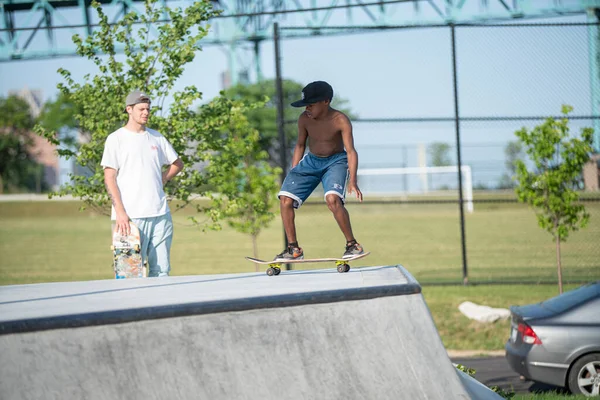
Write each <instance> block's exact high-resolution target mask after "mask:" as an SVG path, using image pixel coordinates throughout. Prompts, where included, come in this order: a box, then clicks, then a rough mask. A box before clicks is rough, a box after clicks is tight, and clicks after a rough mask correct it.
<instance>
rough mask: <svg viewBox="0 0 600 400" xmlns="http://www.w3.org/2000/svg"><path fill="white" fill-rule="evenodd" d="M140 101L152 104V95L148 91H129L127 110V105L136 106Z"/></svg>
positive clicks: (126, 100) (126, 103)
mask: <svg viewBox="0 0 600 400" xmlns="http://www.w3.org/2000/svg"><path fill="white" fill-rule="evenodd" d="M139 103H148V104H150V103H151V101H150V97H149V96H148V95H147V94H146V93H144V92H142V91H141V90H137V89H136V90H134V91H133V92H131V93H129V94H128V95H127V98H126V99H125V112H127V106H135V105H136V104H139Z"/></svg>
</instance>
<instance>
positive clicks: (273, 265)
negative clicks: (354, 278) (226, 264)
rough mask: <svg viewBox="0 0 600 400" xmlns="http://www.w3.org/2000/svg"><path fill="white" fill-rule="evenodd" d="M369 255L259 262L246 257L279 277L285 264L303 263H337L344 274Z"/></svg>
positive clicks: (338, 268) (268, 273) (270, 273)
mask: <svg viewBox="0 0 600 400" xmlns="http://www.w3.org/2000/svg"><path fill="white" fill-rule="evenodd" d="M369 254H371V252H366V253H363V254H359V255H357V256H353V257H349V258H309V259H302V260H283V261H281V260H273V261H264V260H259V259H258V258H254V257H246V260H248V261H252V262H253V263H256V264H263V265H268V266H269V268H267V275H269V276H273V275H279V274H280V273H281V266H282V265H283V264H303V263H318V262H335V265H336V268H337V271H338V272H340V273H343V272H348V271H350V264H348V263H349V262H350V261H354V260H358V259H359V258H363V257H366V256H368V255H369Z"/></svg>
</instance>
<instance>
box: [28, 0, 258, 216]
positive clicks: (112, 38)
mask: <svg viewBox="0 0 600 400" xmlns="http://www.w3.org/2000/svg"><path fill="white" fill-rule="evenodd" d="M92 6H93V7H94V8H95V10H96V12H97V14H98V19H99V28H98V29H96V30H95V31H94V32H93V34H92V35H90V36H88V38H87V39H86V40H85V41H84V40H82V39H81V38H80V37H79V36H78V35H75V36H74V37H73V41H74V43H75V44H76V46H77V53H78V54H79V55H80V56H82V57H85V58H87V59H89V60H90V61H91V62H93V64H94V65H95V67H96V71H93V72H90V73H89V74H87V75H85V77H84V79H83V82H82V83H79V82H76V81H75V80H74V79H73V78H72V76H71V73H70V72H69V71H68V70H66V69H62V68H61V69H59V73H60V74H61V75H62V77H63V78H64V83H60V84H59V85H58V88H59V89H60V91H61V93H62V94H63V95H64V96H65V98H66V99H67V100H68V101H69V102H72V104H73V105H74V109H75V122H76V124H77V126H78V127H79V129H80V130H81V131H82V132H85V133H87V135H88V138H89V141H87V142H85V143H82V144H81V145H80V146H79V148H78V149H76V150H73V149H72V148H71V147H70V146H69V144H66V143H64V141H63V140H61V139H60V138H58V137H57V135H56V132H55V131H54V130H53V129H49V128H46V127H44V126H43V125H41V124H38V126H37V127H36V130H37V132H38V133H39V134H42V135H44V136H45V137H47V138H49V139H51V140H53V141H54V142H55V143H56V144H57V145H59V149H58V152H59V154H61V155H63V156H65V157H67V158H73V157H74V158H75V159H76V162H77V164H79V165H81V166H83V167H86V168H88V169H89V171H90V175H89V176H83V175H72V176H71V178H72V181H71V183H70V184H68V185H66V186H64V187H62V188H61V189H60V191H59V192H57V193H54V194H53V195H59V196H60V195H64V194H67V193H71V194H73V195H74V196H76V197H78V198H81V199H82V200H83V201H84V202H85V204H86V205H87V206H92V207H95V208H100V209H101V210H102V211H104V212H105V213H106V212H108V209H109V206H110V201H109V198H108V196H107V194H106V190H105V189H104V185H103V182H104V178H103V170H102V167H101V166H100V160H101V158H102V153H103V149H104V142H105V140H106V137H107V136H108V135H109V134H110V133H111V132H113V131H114V130H116V129H117V128H118V127H120V126H122V125H123V124H124V123H125V122H126V118H127V114H125V113H124V112H123V109H124V106H123V104H124V99H125V97H126V95H127V94H128V93H129V92H130V91H131V90H133V89H141V90H143V91H144V92H146V93H147V94H148V95H149V96H150V97H151V98H152V100H153V104H152V117H151V120H150V123H149V126H151V127H152V128H154V129H156V130H158V131H159V132H161V133H162V134H163V135H165V136H166V137H167V138H168V139H169V141H170V142H171V144H172V145H173V147H174V148H175V150H176V151H177V153H178V154H179V155H180V157H181V158H182V160H183V162H184V165H186V168H184V170H183V171H182V173H180V174H179V175H178V176H177V177H176V178H175V179H174V180H173V181H171V182H170V183H169V184H168V185H167V187H166V191H167V194H168V196H169V199H178V200H181V201H182V204H183V206H184V205H187V204H189V202H190V196H191V195H192V194H205V192H206V191H207V190H208V189H209V188H211V185H212V187H213V188H216V187H219V185H220V184H221V182H220V181H219V180H218V179H219V178H220V177H219V176H217V175H216V174H214V171H216V170H219V168H220V167H221V165H220V164H219V163H222V162H225V161H226V160H228V158H227V157H230V158H232V159H235V158H236V157H237V158H240V159H241V158H242V156H243V154H239V153H236V152H238V151H241V150H243V149H240V148H239V146H235V145H234V142H235V140H236V139H235V137H234V136H232V135H228V134H225V131H226V130H227V129H228V128H229V127H230V125H229V124H230V119H231V118H235V117H236V116H237V114H238V113H240V112H242V113H243V112H246V111H247V108H246V107H245V106H244V105H242V104H241V103H236V104H235V105H234V106H232V105H231V103H230V102H228V100H226V99H225V98H223V97H218V98H216V99H214V100H212V101H211V102H210V103H208V104H207V105H206V106H204V107H203V108H202V109H201V110H200V111H199V112H194V111H192V108H193V103H194V102H196V101H199V100H201V97H202V93H200V92H199V91H198V89H197V88H196V87H194V86H188V87H186V88H184V89H183V90H182V91H180V92H174V93H173V92H172V88H173V87H174V85H175V82H176V81H177V79H178V78H179V77H180V76H181V74H182V73H183V72H184V67H185V65H186V64H188V63H189V62H191V61H193V60H194V58H195V56H196V54H197V52H198V51H199V50H200V49H201V47H200V44H199V42H200V40H201V39H202V38H203V37H204V36H206V34H207V33H208V26H207V25H206V21H207V20H209V19H210V18H212V17H214V16H216V15H217V14H218V11H215V10H213V9H212V6H211V4H210V2H208V1H200V2H195V3H193V4H192V5H190V6H189V7H187V8H185V9H183V10H182V9H180V8H177V9H171V8H169V7H162V6H159V2H158V1H157V0H147V1H146V3H145V12H144V13H136V12H135V11H132V12H129V13H128V14H127V15H125V16H124V17H123V18H122V19H121V20H120V21H119V22H117V23H116V24H109V22H108V17H107V16H106V14H105V13H104V12H103V9H102V6H101V5H100V4H99V3H97V2H93V3H92ZM165 15H166V16H168V18H169V20H170V22H169V23H162V22H159V21H160V20H163V19H164V18H165ZM154 31H155V33H153V32H154ZM117 46H122V48H123V49H124V53H125V57H124V59H123V57H119V58H117V56H116V51H115V49H116V47H117ZM99 53H103V54H105V56H100V55H98V54H99ZM121 60H122V61H121ZM94 73H95V74H94ZM169 95H170V96H172V103H171V105H170V107H169V108H168V109H163V104H164V102H165V99H166V98H167V97H168V96H169ZM63 106H64V104H63ZM58 125H60V124H58ZM56 126H57V125H54V128H55V127H56ZM207 164H208V165H209V166H210V168H208V169H203V168H201V167H199V166H202V165H207ZM222 167H223V169H224V170H227V168H228V167H227V166H222ZM217 206H218V204H217ZM196 207H197V209H198V211H203V209H201V207H200V206H198V205H196ZM215 209H218V207H215ZM214 215H217V216H218V215H219V214H218V213H217V214H214ZM214 215H213V216H214Z"/></svg>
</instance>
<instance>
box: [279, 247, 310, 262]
mask: <svg viewBox="0 0 600 400" xmlns="http://www.w3.org/2000/svg"><path fill="white" fill-rule="evenodd" d="M303 259H304V251H302V249H301V248H300V247H292V246H288V247H287V248H286V249H285V250H283V251H282V252H281V253H280V254H277V255H276V256H275V258H274V259H273V261H280V260H282V261H289V260H303Z"/></svg>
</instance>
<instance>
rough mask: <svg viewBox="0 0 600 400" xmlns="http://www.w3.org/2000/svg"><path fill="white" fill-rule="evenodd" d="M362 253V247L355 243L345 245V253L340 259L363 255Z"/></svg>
mask: <svg viewBox="0 0 600 400" xmlns="http://www.w3.org/2000/svg"><path fill="white" fill-rule="evenodd" d="M364 252H365V251H364V250H363V248H362V246H361V245H360V244H358V243H357V242H354V243H353V244H347V245H346V251H345V252H344V255H343V256H342V258H352V257H354V256H359V255H361V254H364Z"/></svg>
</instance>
